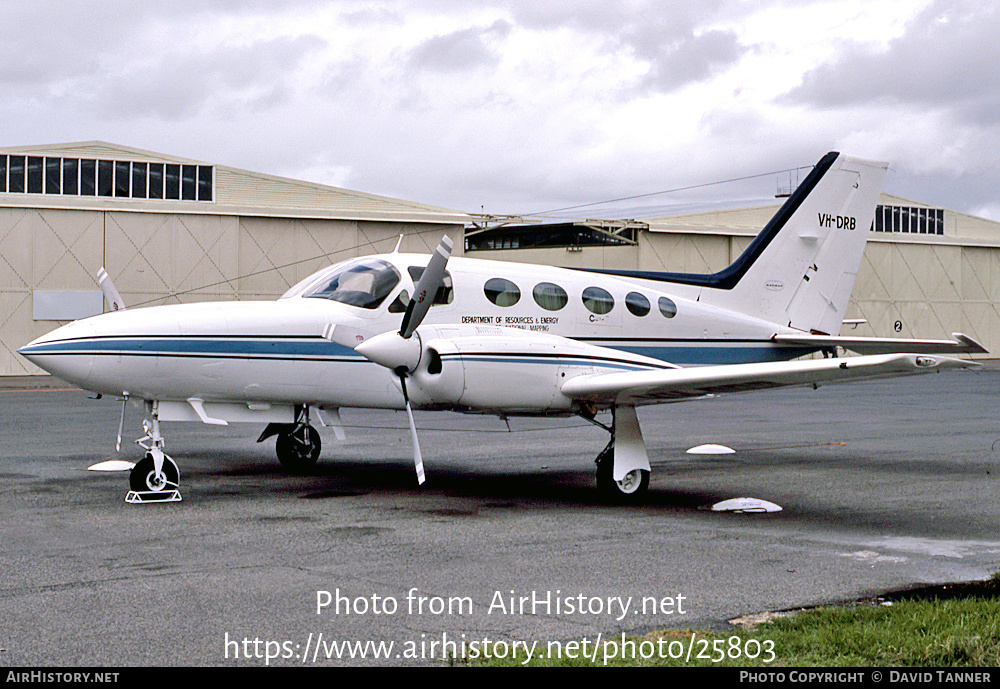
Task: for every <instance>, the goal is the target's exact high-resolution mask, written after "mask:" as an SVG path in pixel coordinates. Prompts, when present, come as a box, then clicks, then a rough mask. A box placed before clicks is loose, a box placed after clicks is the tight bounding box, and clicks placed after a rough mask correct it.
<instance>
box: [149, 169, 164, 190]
mask: <svg viewBox="0 0 1000 689" xmlns="http://www.w3.org/2000/svg"><path fill="white" fill-rule="evenodd" d="M149 198H151V199H162V198H163V163H150V164H149Z"/></svg>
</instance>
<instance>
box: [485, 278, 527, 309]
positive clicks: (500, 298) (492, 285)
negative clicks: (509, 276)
mask: <svg viewBox="0 0 1000 689" xmlns="http://www.w3.org/2000/svg"><path fill="white" fill-rule="evenodd" d="M483 291H484V292H486V298H487V299H489V300H490V301H491V302H493V303H494V304H496V305H497V306H513V305H514V304H516V303H517V302H518V300H519V299H520V298H521V290H520V289H519V288H518V286H517V285H515V284H514V283H513V282H511V281H510V280H505V279H503V278H490V279H489V280H487V281H486V285H485V286H484V287H483Z"/></svg>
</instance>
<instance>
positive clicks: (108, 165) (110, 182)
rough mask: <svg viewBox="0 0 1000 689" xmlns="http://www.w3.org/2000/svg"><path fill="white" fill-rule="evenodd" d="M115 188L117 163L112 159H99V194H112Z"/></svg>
mask: <svg viewBox="0 0 1000 689" xmlns="http://www.w3.org/2000/svg"><path fill="white" fill-rule="evenodd" d="M114 190H115V164H114V161H111V160H99V161H97V195H98V196H111V194H112V193H113V192H114Z"/></svg>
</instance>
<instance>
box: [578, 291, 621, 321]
mask: <svg viewBox="0 0 1000 689" xmlns="http://www.w3.org/2000/svg"><path fill="white" fill-rule="evenodd" d="M583 305H584V306H586V307H587V310H588V311H590V312H591V313H596V314H597V315H602V314H605V313H608V312H609V311H611V309H613V308H615V298H614V297H612V296H611V293H610V292H608V291H607V290H605V289H601V288H600V287H588V288H587V289H585V290H583Z"/></svg>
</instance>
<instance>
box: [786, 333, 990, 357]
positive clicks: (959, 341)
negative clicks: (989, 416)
mask: <svg viewBox="0 0 1000 689" xmlns="http://www.w3.org/2000/svg"><path fill="white" fill-rule="evenodd" d="M951 336H952V337H953V338H954V339H952V340H911V339H901V338H891V337H841V336H839V335H811V334H809V333H801V334H800V333H795V334H791V335H789V334H778V335H775V336H774V337H773V338H771V339H773V340H774V341H775V342H780V343H782V344H790V345H805V346H807V347H843V348H844V349H849V350H851V351H852V352H857V353H858V354H892V353H896V352H899V353H904V352H905V353H908V354H986V353H987V349H986V348H985V347H983V346H982V345H981V344H979V343H978V342H976V341H975V340H973V339H972V338H971V337H969V336H968V335H965V334H963V333H952V334H951Z"/></svg>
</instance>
